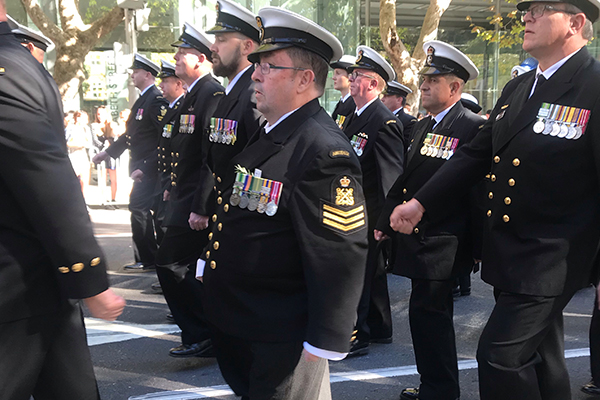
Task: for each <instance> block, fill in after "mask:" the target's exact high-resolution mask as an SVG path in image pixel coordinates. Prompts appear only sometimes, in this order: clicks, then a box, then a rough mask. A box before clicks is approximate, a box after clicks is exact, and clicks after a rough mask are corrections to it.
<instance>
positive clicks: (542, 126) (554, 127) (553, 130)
mask: <svg viewBox="0 0 600 400" xmlns="http://www.w3.org/2000/svg"><path fill="white" fill-rule="evenodd" d="M533 131H534V132H535V133H541V134H543V135H550V136H556V137H559V138H566V139H574V140H577V139H579V138H580V137H581V135H583V129H582V128H581V126H579V125H577V124H576V123H570V124H569V123H566V122H559V121H553V120H545V119H538V121H537V122H536V123H535V124H533Z"/></svg>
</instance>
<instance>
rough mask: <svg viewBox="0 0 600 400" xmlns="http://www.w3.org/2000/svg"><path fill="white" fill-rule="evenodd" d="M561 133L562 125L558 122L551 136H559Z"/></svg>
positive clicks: (553, 127) (553, 126) (554, 125)
mask: <svg viewBox="0 0 600 400" xmlns="http://www.w3.org/2000/svg"><path fill="white" fill-rule="evenodd" d="M559 133H560V125H559V124H558V122H555V123H554V124H553V125H552V130H551V131H550V136H558V134H559Z"/></svg>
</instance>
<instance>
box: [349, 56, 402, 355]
mask: <svg viewBox="0 0 600 400" xmlns="http://www.w3.org/2000/svg"><path fill="white" fill-rule="evenodd" d="M348 71H349V72H350V94H351V95H352V98H353V99H354V102H355V103H356V110H355V111H354V113H352V114H351V115H349V116H348V117H347V118H346V121H345V122H344V125H343V128H342V129H343V131H344V133H345V134H346V136H347V137H348V139H349V140H350V144H351V145H352V147H353V149H354V151H355V153H356V155H357V156H358V159H359V160H360V165H361V168H362V177H363V188H364V191H365V198H366V201H367V215H368V217H369V234H368V238H369V252H368V255H367V272H366V274H365V285H364V288H363V294H362V297H361V300H360V304H359V306H358V320H357V323H356V330H357V332H356V337H355V338H354V340H353V342H352V349H351V350H350V355H351V356H360V355H364V354H367V353H368V352H369V343H370V342H375V343H391V342H392V316H391V311H390V298H389V294H388V287H387V275H386V272H385V266H384V263H383V257H382V255H381V250H380V248H379V247H378V246H377V241H376V240H375V238H374V237H373V229H374V228H375V223H376V222H377V219H378V218H379V214H380V213H381V209H382V207H383V205H384V203H385V196H387V194H388V191H389V190H390V188H391V187H392V185H393V184H394V182H395V181H396V178H398V176H400V174H402V171H403V165H404V143H403V142H402V138H403V136H402V131H403V126H402V123H401V122H400V120H399V119H398V118H397V117H396V116H395V115H394V114H393V113H392V112H391V111H390V110H388V109H387V107H386V106H385V105H384V104H383V103H382V102H381V100H379V95H380V94H381V92H382V91H383V90H384V89H385V85H386V82H388V81H392V80H394V79H395V78H396V72H395V71H394V69H393V68H392V66H391V65H390V64H389V63H388V62H387V61H385V59H384V58H383V57H382V56H381V55H380V54H379V53H377V52H376V51H375V50H373V49H372V48H370V47H367V46H358V48H357V58H356V60H355V62H354V65H352V66H350V67H348Z"/></svg>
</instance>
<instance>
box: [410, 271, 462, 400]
mask: <svg viewBox="0 0 600 400" xmlns="http://www.w3.org/2000/svg"><path fill="white" fill-rule="evenodd" d="M454 282H455V280H454V279H449V280H445V281H432V280H427V279H413V280H412V291H411V294H410V302H409V308H408V317H409V321H410V332H411V335H412V341H413V348H414V352H415V359H416V362H417V371H419V374H420V375H421V385H420V387H419V399H422V400H455V399H458V398H459V397H460V387H459V384H458V360H457V356H456V341H455V336H454V323H453V322H452V317H453V313H454V301H453V299H452V287H453V286H454Z"/></svg>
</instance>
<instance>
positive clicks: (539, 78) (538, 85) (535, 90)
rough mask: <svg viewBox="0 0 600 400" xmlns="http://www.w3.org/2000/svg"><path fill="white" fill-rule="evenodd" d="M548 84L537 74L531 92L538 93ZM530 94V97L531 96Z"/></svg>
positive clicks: (542, 76)
mask: <svg viewBox="0 0 600 400" xmlns="http://www.w3.org/2000/svg"><path fill="white" fill-rule="evenodd" d="M546 82H548V81H547V80H546V78H545V77H544V75H543V74H539V75H538V77H537V83H536V84H535V89H534V90H533V94H536V93H537V92H539V91H540V88H541V87H542V86H544V84H545V83H546ZM533 94H532V96H533Z"/></svg>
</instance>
